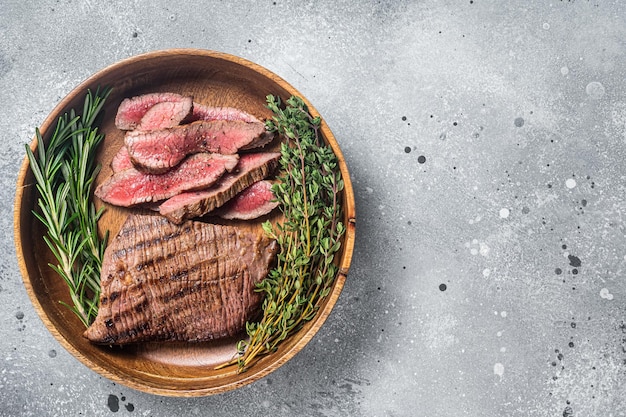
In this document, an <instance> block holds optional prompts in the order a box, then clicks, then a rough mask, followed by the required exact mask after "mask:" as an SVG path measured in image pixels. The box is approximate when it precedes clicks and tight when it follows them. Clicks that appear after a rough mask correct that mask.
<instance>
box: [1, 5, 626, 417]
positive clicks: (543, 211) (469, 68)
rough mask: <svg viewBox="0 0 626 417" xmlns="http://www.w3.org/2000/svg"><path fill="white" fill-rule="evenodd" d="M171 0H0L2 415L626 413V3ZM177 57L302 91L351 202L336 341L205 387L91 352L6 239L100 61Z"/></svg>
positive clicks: (328, 329) (333, 324)
mask: <svg viewBox="0 0 626 417" xmlns="http://www.w3.org/2000/svg"><path fill="white" fill-rule="evenodd" d="M177 3H179V2H169V1H163V0H156V1H139V0H135V1H126V2H96V1H69V0H67V1H66V0H56V1H51V0H46V1H37V2H35V1H27V2H24V1H10V0H0V108H1V109H2V110H1V111H0V139H1V141H2V146H1V147H0V169H1V170H2V174H3V175H2V177H1V179H0V196H1V198H0V234H1V235H0V253H1V254H2V255H1V256H2V262H0V391H1V394H0V416H66V415H67V416H69V415H72V416H79V415H90V416H106V415H116V414H119V415H131V416H132V415H137V416H172V415H190V416H195V415H198V416H201V415H211V416H227V415H250V416H262V415H263V416H264V415H274V416H291V415H302V416H425V417H439V416H452V415H454V416H487V417H490V416H501V415H507V416H531V415H532V416H559V417H560V416H564V417H571V416H600V415H602V416H624V415H626V395H625V393H626V281H625V277H624V275H625V274H626V238H625V235H624V233H625V229H626V218H625V217H624V216H625V215H626V203H625V202H624V192H625V190H626V178H625V174H624V172H626V169H625V168H626V158H625V157H626V86H625V83H624V80H625V79H626V41H625V39H626V4H625V3H624V2H621V1H599V0H593V1H587V0H570V1H557V0H554V1H552V3H551V4H550V3H548V2H544V1H536V2H527V1H511V2H500V1H496V0H491V1H487V0H474V1H469V0H467V1H462V0H459V1H434V0H433V1H413V2H411V1H397V2H393V1H367V2H353V1H319V2H296V1H293V2H292V1H285V0H276V1H269V0H265V1H260V2H256V1H255V2H253V1H240V2H231V1H214V2H197V4H196V5H194V6H193V7H191V6H188V5H186V6H182V5H178V4H177ZM171 47H197V48H206V49H213V50H218V51H223V52H227V53H231V54H235V55H239V56H242V57H244V58H247V59H249V60H252V61H254V62H257V63H258V64H260V65H263V66H265V67H267V68H268V69H270V70H272V71H274V72H275V73H277V74H278V75H280V76H281V77H283V78H284V79H286V80H287V81H288V82H289V83H291V84H292V85H294V86H295V87H296V88H297V89H299V90H300V91H301V92H302V93H303V94H304V95H305V96H306V97H307V98H309V99H310V100H311V101H312V102H313V103H314V105H315V106H316V107H317V109H318V110H319V111H320V112H321V114H322V115H323V116H324V117H325V119H326V120H327V122H328V124H329V125H330V127H331V129H332V130H333V132H334V134H335V136H336V137H337V139H338V141H339V143H340V145H341V147H342V150H343V152H344V154H345V157H346V159H347V162H348V165H349V168H350V170H351V173H352V176H353V182H354V187H355V192H356V200H357V216H358V217H357V218H358V236H357V242H356V248H355V250H356V251H355V256H354V258H353V264H352V265H353V266H352V268H351V273H350V276H349V279H348V282H347V285H346V287H345V290H344V292H343V293H342V296H341V298H340V300H339V302H338V305H337V307H336V309H335V311H334V313H333V315H332V316H331V317H330V319H329V320H328V321H327V323H326V325H325V326H324V327H323V329H322V331H321V332H320V333H319V334H318V336H317V337H316V338H315V339H314V340H313V341H312V342H311V343H310V344H309V345H308V346H307V347H306V349H304V350H303V351H302V352H301V353H300V354H298V355H297V356H296V357H295V358H294V359H293V360H292V361H290V362H289V363H287V364H286V365H285V366H283V367H282V368H280V369H279V370H278V371H276V372H275V373H273V374H271V375H270V376H269V377H267V378H266V379H264V380H262V381H260V382H258V383H255V384H253V385H251V386H248V387H245V388H243V389H240V390H238V391H235V392H230V393H227V394H224V395H219V396H214V397H208V398H195V399H175V398H163V397H157V396H151V395H147V394H144V393H140V392H137V391H133V390H131V389H128V388H126V387H124V386H119V385H115V384H113V383H111V382H110V381H108V380H107V379H104V378H102V377H100V376H98V375H97V374H95V373H93V372H92V371H90V370H89V369H87V368H86V367H85V366H83V365H82V364H80V363H79V362H78V361H77V360H75V359H74V358H73V357H71V356H70V355H69V354H68V353H67V352H66V351H65V350H64V349H63V348H62V347H60V346H59V345H58V343H57V342H56V340H55V339H54V338H53V337H52V336H50V335H49V333H48V332H47V331H46V329H45V328H44V326H43V324H42V322H41V321H40V320H39V318H38V317H37V315H36V313H35V311H34V309H33V308H32V306H31V304H30V302H29V299H28V297H27V294H26V292H25V290H24V287H23V284H22V281H21V277H20V274H19V271H18V268H17V262H16V259H15V250H14V247H13V232H12V216H13V212H12V210H13V195H14V191H15V181H16V177H17V171H18V167H19V165H20V163H21V161H22V158H23V155H24V154H23V146H24V145H23V144H24V143H25V142H28V141H30V138H31V137H32V135H33V132H34V128H35V127H36V126H38V125H39V124H40V123H41V122H42V121H43V119H44V118H45V116H46V115H47V114H48V113H49V112H50V111H51V110H52V109H53V107H54V106H55V105H56V103H57V102H58V101H59V100H60V99H61V98H62V97H63V96H64V95H65V94H67V93H68V92H69V91H70V90H72V89H73V88H74V87H75V86H76V85H78V84H79V83H80V82H81V81H82V80H83V79H85V78H86V77H87V76H89V75H90V74H92V73H94V72H96V71H98V70H100V69H102V68H103V67H105V66H107V65H109V64H111V63H114V62H116V61H117V60H119V59H122V58H125V57H128V56H131V55H135V54H138V53H142V52H146V51H151V50H156V49H165V48H171ZM422 156H423V157H424V158H420V157H422ZM578 264H580V265H578ZM441 284H445V285H446V289H445V291H442V290H441V289H440V285H441ZM441 288H443V287H441Z"/></svg>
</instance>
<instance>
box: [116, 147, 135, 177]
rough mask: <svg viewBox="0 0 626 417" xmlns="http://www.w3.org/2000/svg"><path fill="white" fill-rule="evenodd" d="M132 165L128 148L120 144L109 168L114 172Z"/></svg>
mask: <svg viewBox="0 0 626 417" xmlns="http://www.w3.org/2000/svg"><path fill="white" fill-rule="evenodd" d="M133 167H134V165H133V161H132V160H131V159H130V154H129V153H128V148H127V147H126V146H122V147H121V148H120V150H119V151H118V152H117V153H116V154H115V156H114V157H113V160H112V161H111V170H112V171H113V173H116V172H120V171H124V170H125V169H128V168H133Z"/></svg>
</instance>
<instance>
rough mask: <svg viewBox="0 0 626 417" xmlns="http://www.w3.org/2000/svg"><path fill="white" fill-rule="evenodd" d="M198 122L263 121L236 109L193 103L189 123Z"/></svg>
mask: <svg viewBox="0 0 626 417" xmlns="http://www.w3.org/2000/svg"><path fill="white" fill-rule="evenodd" d="M198 120H207V121H208V120H241V121H244V122H248V123H260V122H261V121H260V120H259V119H257V118H256V117H254V116H253V115H251V114H250V113H246V112H245V111H243V110H239V109H236V108H234V107H213V106H206V105H204V104H200V103H195V102H194V103H193V110H192V112H191V114H190V115H189V118H188V119H187V121H189V122H196V121H198Z"/></svg>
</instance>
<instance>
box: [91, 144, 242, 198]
mask: <svg viewBox="0 0 626 417" xmlns="http://www.w3.org/2000/svg"><path fill="white" fill-rule="evenodd" d="M238 159H239V157H238V156H237V155H220V154H209V153H199V154H195V155H192V156H190V157H189V158H187V159H185V160H184V161H183V162H182V163H181V164H180V165H179V166H177V167H176V169H173V170H171V171H168V172H166V173H165V174H146V173H144V172H141V171H138V170H137V169H135V168H128V169H125V170H123V171H119V172H116V173H115V174H113V175H112V176H111V177H110V178H109V179H107V180H106V181H105V182H103V183H102V184H100V185H99V186H98V187H97V188H96V191H95V194H96V196H98V197H99V198H100V199H102V200H103V201H106V202H107V203H110V204H113V205H116V206H123V207H130V206H133V205H136V204H141V203H150V202H154V201H159V200H165V199H167V198H170V197H172V196H175V195H176V194H179V193H181V192H183V191H188V190H197V189H202V188H206V187H209V186H210V185H212V184H214V183H215V182H217V180H219V179H220V177H221V176H222V175H223V174H224V173H225V172H227V171H231V170H232V169H233V168H234V167H235V166H236V165H237V162H238Z"/></svg>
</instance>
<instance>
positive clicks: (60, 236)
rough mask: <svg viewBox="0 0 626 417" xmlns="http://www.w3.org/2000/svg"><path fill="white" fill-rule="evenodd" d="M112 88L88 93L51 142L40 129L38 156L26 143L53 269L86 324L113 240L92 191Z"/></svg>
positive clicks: (59, 125)
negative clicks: (100, 122)
mask: <svg viewBox="0 0 626 417" xmlns="http://www.w3.org/2000/svg"><path fill="white" fill-rule="evenodd" d="M110 92H111V90H110V89H109V88H105V89H103V90H102V91H100V89H97V90H96V92H95V93H92V92H91V91H88V92H87V95H86V97H85V102H84V105H83V111H82V114H81V115H77V114H76V112H75V110H74V109H72V110H70V112H69V114H68V113H65V114H64V115H62V116H61V117H59V119H58V121H57V125H56V129H55V130H54V132H53V134H52V136H51V137H50V140H49V141H48V143H47V144H46V143H44V140H43V137H42V135H41V132H40V131H39V129H36V131H35V136H36V138H37V150H36V152H37V153H36V154H35V153H34V152H33V151H32V150H31V149H30V147H29V146H28V145H26V155H27V157H28V160H29V164H30V168H31V170H32V172H33V175H34V177H35V182H36V184H37V190H38V191H39V199H38V201H37V205H38V206H39V211H35V210H33V214H34V215H35V217H36V218H37V219H38V220H39V221H41V222H42V223H43V225H44V226H45V227H46V233H47V234H46V235H45V236H44V241H45V242H46V244H47V245H48V247H49V248H50V251H51V252H52V254H53V255H54V257H55V259H56V261H57V262H58V263H57V264H56V265H54V264H50V267H51V268H52V269H53V270H54V271H55V272H56V273H58V274H59V275H60V276H61V278H62V279H63V280H64V281H65V283H66V284H67V286H68V289H69V294H70V299H71V301H72V303H71V304H67V303H65V302H61V303H62V304H65V305H66V306H67V307H68V308H70V309H71V310H72V311H73V312H74V313H75V314H76V315H77V316H78V318H79V319H80V320H81V321H82V322H83V324H84V325H85V326H89V324H90V323H91V322H92V321H93V319H94V318H95V317H96V314H97V312H98V301H99V295H100V269H101V267H102V256H103V254H104V249H105V247H106V242H107V240H108V233H107V234H105V236H104V237H103V238H100V236H99V235H98V225H97V223H98V219H100V217H101V216H102V210H99V211H96V209H95V206H94V204H93V202H92V200H91V187H92V185H93V182H94V180H95V178H96V175H97V174H98V172H99V170H100V167H99V166H97V165H96V161H95V154H96V150H97V148H98V145H99V144H100V143H101V142H102V140H103V139H104V135H103V134H100V133H99V132H98V128H97V126H96V122H97V119H98V116H99V115H100V113H101V111H102V107H103V106H104V102H105V100H106V98H107V97H108V96H109V94H110Z"/></svg>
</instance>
